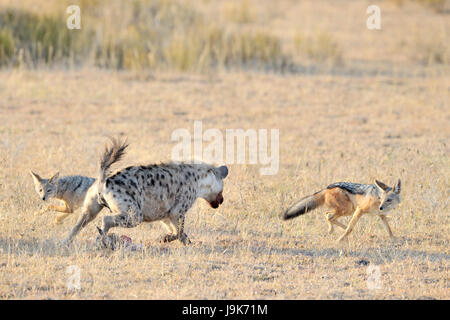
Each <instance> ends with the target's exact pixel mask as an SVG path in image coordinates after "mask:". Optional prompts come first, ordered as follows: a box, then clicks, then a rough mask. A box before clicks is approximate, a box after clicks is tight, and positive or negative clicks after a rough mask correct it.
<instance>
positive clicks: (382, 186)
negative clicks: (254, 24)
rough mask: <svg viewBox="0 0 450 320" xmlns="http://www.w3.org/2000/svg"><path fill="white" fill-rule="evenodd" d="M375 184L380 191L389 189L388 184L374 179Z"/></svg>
mask: <svg viewBox="0 0 450 320" xmlns="http://www.w3.org/2000/svg"><path fill="white" fill-rule="evenodd" d="M375 185H376V186H377V187H378V188H380V189H381V190H382V191H388V190H389V189H391V188H390V187H389V186H388V185H386V184H385V183H383V182H381V181H378V180H375Z"/></svg>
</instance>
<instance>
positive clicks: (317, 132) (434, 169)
mask: <svg viewBox="0 0 450 320" xmlns="http://www.w3.org/2000/svg"><path fill="white" fill-rule="evenodd" d="M314 3H316V2H314V1H311V2H309V1H304V2H301V4H297V3H296V2H292V1H281V2H280V7H279V8H278V9H276V10H275V9H274V10H270V13H269V12H266V13H265V14H266V15H262V16H263V17H272V18H271V19H269V20H266V25H259V24H260V23H261V21H260V20H259V17H260V15H252V19H251V23H253V24H254V27H255V29H258V30H264V29H265V28H266V27H267V28H270V29H271V32H273V34H274V35H276V36H278V37H279V38H280V39H284V38H283V37H284V36H286V37H289V38H291V39H293V37H295V35H296V34H297V33H298V31H299V25H297V21H298V16H299V14H300V13H302V16H304V17H305V18H304V19H303V22H304V25H303V27H302V29H301V30H302V32H303V33H304V34H305V35H306V36H308V35H309V34H313V33H314V32H316V31H317V30H323V32H328V33H331V32H333V33H332V35H333V39H335V41H337V42H338V43H339V46H340V48H341V49H342V54H343V56H344V57H345V59H346V64H345V67H344V69H342V70H341V72H322V71H319V70H315V69H313V70H308V72H306V73H301V72H300V73H298V74H289V75H276V74H264V73H260V72H259V73H252V72H236V73H230V72H219V73H209V74H207V75H198V74H189V73H166V72H164V73H158V72H156V73H148V72H141V73H138V74H136V73H124V72H113V71H107V70H102V71H100V70H98V69H84V70H78V71H74V70H72V71H67V70H64V71H62V70H60V71H58V70H37V71H28V70H24V69H14V70H2V71H0V97H1V99H0V123H1V126H0V272H1V277H0V297H1V298H3V299H32V298H38V299H46V298H51V299H71V298H74V299H79V298H82V299H85V298H94V299H117V298H126V299H135V298H138V299H144V298H145V299H181V298H193V299H203V298H207V299H222V298H224V299H239V298H243V299H256V298H260V299H286V298H292V299H305V298H312V299H341V298H343V299H350V298H355V299H367V298H375V299H389V298H392V299H428V298H437V299H449V298H450V294H449V292H450V291H449V268H448V267H449V266H448V264H449V259H450V252H449V204H448V199H449V191H450V184H449V181H450V171H449V168H450V163H449V157H448V155H449V151H450V150H449V145H448V141H449V138H450V128H449V125H448V123H449V120H450V111H449V110H450V108H449V104H448V101H449V83H450V78H449V76H448V75H449V74H450V73H449V69H448V65H442V64H439V65H438V67H436V65H431V66H429V65H422V64H416V62H415V60H412V59H409V55H410V54H411V52H410V50H411V48H413V47H414V45H415V41H414V39H415V37H414V34H413V35H411V33H410V30H409V29H407V27H408V26H412V25H414V24H415V20H414V19H418V17H421V19H422V21H424V23H426V22H429V24H424V25H426V26H427V30H428V31H429V32H430V33H435V34H440V33H441V32H442V30H445V29H446V28H447V27H448V23H449V22H448V21H446V20H445V19H444V18H443V17H442V16H433V15H434V13H433V12H432V11H431V10H430V11H426V12H425V13H424V12H422V11H420V12H418V11H417V10H418V9H417V7H415V6H413V7H410V6H408V5H407V4H405V6H404V7H402V9H399V8H396V7H395V6H391V7H388V8H386V9H385V12H384V13H383V14H384V15H383V19H384V20H383V21H384V22H383V23H384V25H383V31H382V32H380V33H370V32H369V31H368V30H360V29H358V28H364V23H365V19H364V18H365V15H364V13H365V7H364V6H367V5H368V4H365V3H362V2H361V3H360V2H355V1H348V2H345V5H343V6H342V7H336V6H335V5H333V3H334V2H331V1H330V2H327V1H324V2H321V3H320V4H317V5H315V4H314ZM343 3H344V2H343ZM208 4H211V3H210V2H205V7H204V8H203V9H202V10H204V11H205V12H208V10H211V12H212V11H214V10H215V7H214V6H212V5H211V7H208ZM270 6H271V5H270V3H267V8H268V9H267V10H269V9H270V8H271V7H270ZM285 7H287V8H290V9H291V10H284V9H285ZM249 8H253V10H255V12H260V11H262V12H264V10H263V9H262V8H261V6H257V5H255V3H253V4H252V5H251V6H249ZM403 8H406V9H407V10H403ZM419 8H420V7H419ZM333 10H334V11H333ZM330 12H333V15H329V13H330ZM358 12H359V14H361V12H362V13H363V16H362V17H361V16H358ZM340 13H341V14H342V15H341V16H339V14H340ZM324 14H325V15H326V16H329V17H330V19H325V20H324V19H319V17H323V15H324ZM313 20H314V21H316V24H317V23H319V24H320V26H316V25H314V24H313V22H312V21H313ZM343 20H345V21H346V24H345V23H342V21H343ZM317 21H320V22H317ZM339 21H340V22H341V23H338V22H339ZM249 23H250V22H249ZM247 24H248V23H244V24H243V25H247ZM405 26H406V27H405ZM442 27H444V28H442ZM405 28H406V29H405ZM386 29H387V30H388V31H385V30H386ZM333 30H334V31H333ZM355 30H360V32H356V33H357V34H358V37H356V36H355ZM444 36H445V33H444ZM402 37H403V38H402ZM401 38H402V39H404V40H405V41H404V43H403V44H402V46H401V47H400V48H399V46H398V44H399V39H401ZM400 49H401V50H400ZM194 120H203V126H204V130H206V129H207V128H218V129H221V130H225V129H227V128H231V129H233V128H255V129H258V128H269V129H270V128H278V129H279V130H280V170H279V173H278V174H277V175H275V176H260V175H259V167H258V166H250V165H247V166H245V165H230V174H229V177H228V178H227V179H226V180H225V190H224V197H225V202H224V205H223V206H222V207H220V209H218V210H212V209H211V208H209V206H208V205H207V204H206V203H204V201H201V200H199V201H198V202H197V203H196V204H195V206H194V208H192V210H191V211H190V212H189V213H188V216H187V221H186V229H187V233H188V235H189V236H190V238H191V239H192V241H193V244H192V245H190V246H186V247H184V246H183V245H181V244H179V243H171V244H168V245H161V244H159V243H157V242H156V240H157V238H158V237H159V236H160V235H161V234H162V233H163V232H164V231H163V229H162V228H161V227H160V226H159V224H158V223H154V224H144V225H141V226H139V227H137V228H134V229H117V230H113V231H112V232H114V233H117V234H126V235H128V236H130V237H131V238H132V239H133V240H134V241H135V242H136V243H140V242H142V243H147V245H146V246H145V249H144V250H143V251H137V252H126V251H121V250H119V251H115V252H109V251H101V250H95V249H94V248H93V247H92V244H93V243H94V239H95V236H96V230H95V226H96V225H97V224H99V223H100V220H101V219H100V218H101V216H102V215H103V214H107V212H104V213H101V214H100V215H99V218H97V220H95V221H94V222H93V223H91V224H90V225H88V226H87V227H86V228H85V229H84V230H83V231H82V232H81V233H80V235H79V236H78V237H77V238H76V240H75V244H74V247H72V248H70V249H68V250H65V249H64V250H63V249H60V248H58V247H57V246H56V244H57V242H58V241H59V240H61V239H63V238H64V237H65V236H66V235H67V233H68V231H69V230H70V228H71V227H72V226H73V225H74V223H75V222H76V220H77V218H78V215H79V214H78V212H77V213H76V214H74V215H73V216H71V217H69V218H68V219H66V220H65V222H64V223H63V224H62V225H60V226H54V225H53V220H54V214H52V213H48V214H47V215H44V216H40V217H35V216H33V212H34V211H36V210H38V209H39V207H40V206H42V202H41V201H40V200H39V199H38V197H37V195H36V194H35V192H34V190H33V187H32V181H31V178H30V177H29V176H28V170H29V169H30V168H33V169H34V170H35V171H37V172H39V173H40V174H42V175H45V176H47V175H50V174H52V173H54V172H55V171H57V170H59V171H61V174H63V175H66V174H85V175H91V176H92V175H95V173H96V171H97V167H96V164H97V160H98V154H99V152H100V150H101V149H102V147H103V145H104V143H105V141H106V138H105V136H107V135H119V134H123V135H126V136H128V138H129V141H130V142H131V145H130V148H129V149H130V150H129V153H128V155H127V156H126V158H125V160H124V161H123V162H122V163H121V166H126V165H128V164H134V163H152V162H160V161H167V160H170V154H171V150H172V147H173V146H174V145H175V143H174V142H171V141H170V137H171V133H172V131H173V130H175V129H177V128H187V129H189V130H190V131H191V132H192V130H193V128H192V125H193V121H194ZM399 177H401V178H402V181H403V190H402V193H403V203H402V205H401V206H400V208H398V209H397V210H396V211H394V212H393V213H392V218H391V220H390V224H391V226H392V229H393V231H394V233H395V235H396V236H397V237H398V240H397V241H394V242H392V241H391V240H389V238H388V236H387V234H386V232H385V230H384V229H383V226H382V224H381V223H380V221H379V220H378V219H376V217H371V216H365V217H363V218H362V219H361V221H360V222H359V223H358V225H357V227H356V229H355V231H354V232H353V233H352V234H351V236H350V241H349V244H347V245H346V244H342V245H341V244H336V243H335V240H336V239H337V237H338V234H339V233H340V230H336V233H335V234H333V235H328V234H327V230H326V229H327V228H326V223H325V220H324V215H323V210H317V211H315V212H312V213H309V214H307V215H305V216H302V217H299V218H297V219H294V220H292V221H289V222H283V221H281V219H280V217H279V214H280V213H281V212H282V210H283V209H284V208H286V207H287V206H289V205H290V204H292V202H293V201H295V200H296V199H298V198H299V197H301V196H303V195H305V194H308V193H312V192H314V191H317V190H319V189H320V188H322V187H324V186H326V185H327V184H328V183H331V182H334V181H341V180H347V181H355V182H366V183H369V182H371V181H373V179H375V178H378V179H381V180H382V181H385V182H389V183H393V182H394V181H395V180H396V179H397V178H399ZM346 221H348V219H346ZM362 259H364V260H367V261H369V262H370V263H371V264H372V265H378V266H379V267H380V270H381V273H382V275H381V280H382V286H383V288H382V289H380V290H369V289H368V287H367V283H366V280H367V278H368V275H367V273H366V272H367V267H366V266H362V265H359V264H358V263H357V262H358V261H360V260H362ZM71 265H76V266H78V267H79V268H80V269H81V290H80V291H77V292H71V291H69V290H68V289H67V286H66V281H67V278H68V274H66V268H67V267H68V266H71Z"/></svg>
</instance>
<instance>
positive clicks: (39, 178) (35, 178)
mask: <svg viewBox="0 0 450 320" xmlns="http://www.w3.org/2000/svg"><path fill="white" fill-rule="evenodd" d="M30 175H31V177H32V178H33V181H34V183H36V184H37V183H40V182H41V180H42V178H41V177H40V176H39V175H38V174H37V173H34V172H33V171H31V170H30Z"/></svg>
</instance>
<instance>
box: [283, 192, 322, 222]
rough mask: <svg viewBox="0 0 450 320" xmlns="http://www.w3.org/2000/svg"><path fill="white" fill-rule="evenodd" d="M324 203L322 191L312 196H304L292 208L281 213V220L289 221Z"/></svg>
mask: <svg viewBox="0 0 450 320" xmlns="http://www.w3.org/2000/svg"><path fill="white" fill-rule="evenodd" d="M324 202H325V193H324V190H322V191H318V192H316V193H314V194H313V195H310V196H306V197H304V198H302V199H300V200H299V201H298V202H297V203H295V204H294V205H293V206H292V207H290V208H289V209H287V210H286V211H285V212H284V213H283V220H289V219H292V218H295V217H298V216H300V215H302V214H305V213H307V212H309V211H312V210H314V209H316V208H318V207H320V206H321V205H323V203H324Z"/></svg>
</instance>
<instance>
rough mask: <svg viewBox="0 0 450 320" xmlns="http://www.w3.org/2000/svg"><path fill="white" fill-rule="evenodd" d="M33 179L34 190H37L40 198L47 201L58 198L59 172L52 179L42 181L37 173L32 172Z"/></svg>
mask: <svg viewBox="0 0 450 320" xmlns="http://www.w3.org/2000/svg"><path fill="white" fill-rule="evenodd" d="M30 174H31V177H32V178H33V182H34V190H36V192H37V194H38V195H39V197H40V198H41V199H42V200H44V201H46V200H48V199H50V198H52V197H54V196H56V191H57V185H56V182H57V180H58V176H59V172H58V173H56V174H55V175H54V176H53V177H51V178H50V179H42V178H41V177H40V176H39V175H38V174H37V173H34V172H33V171H30Z"/></svg>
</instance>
